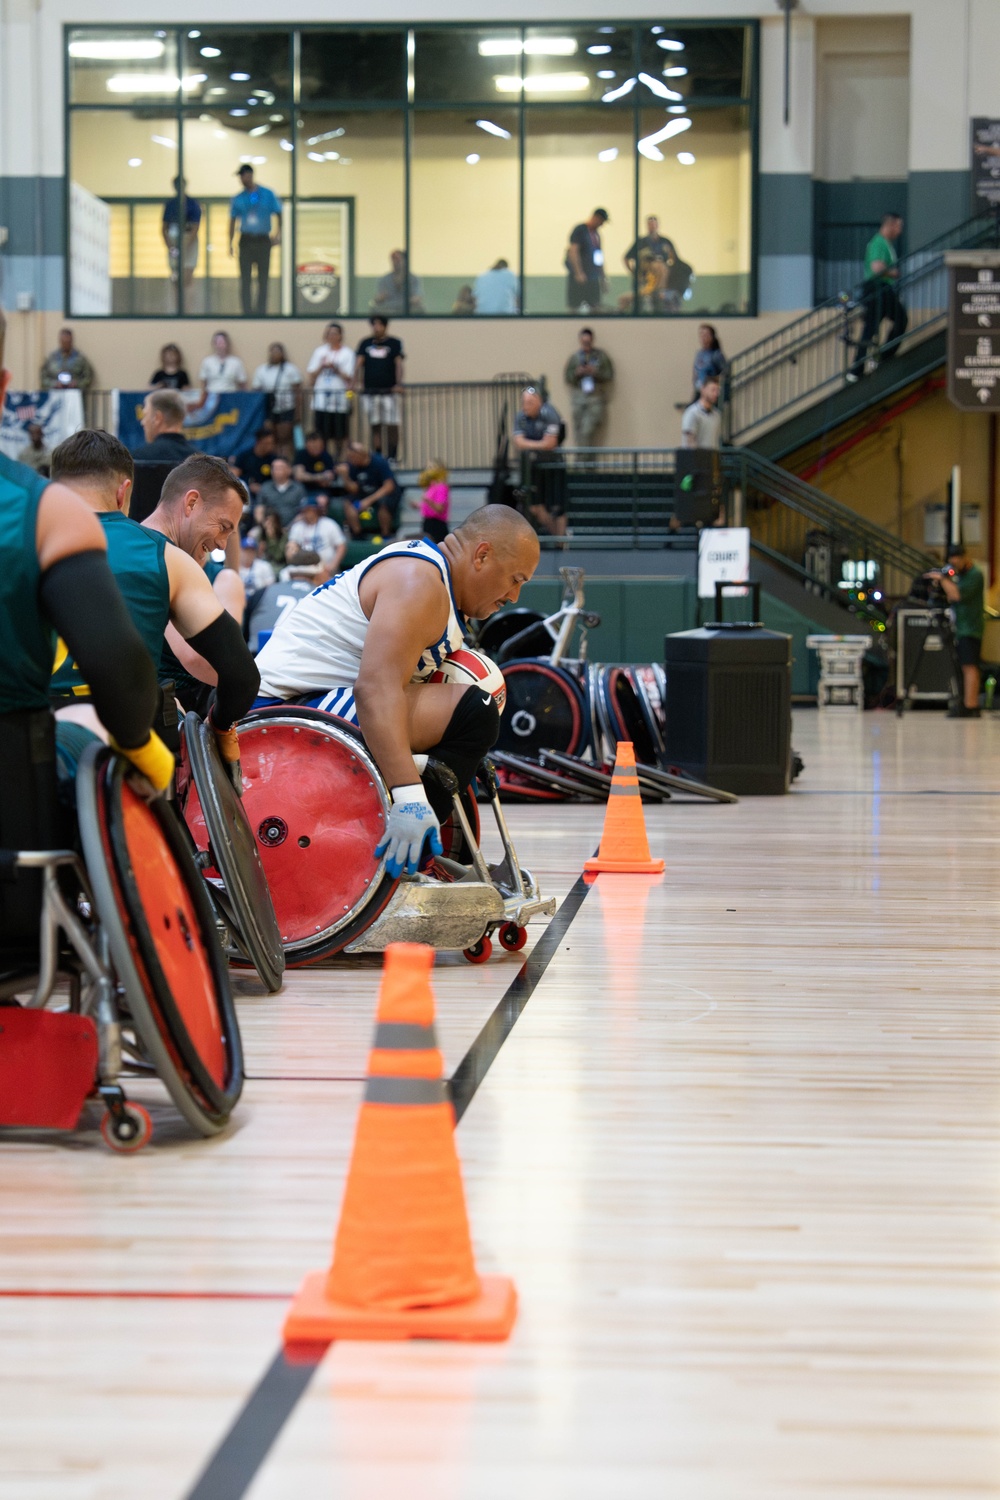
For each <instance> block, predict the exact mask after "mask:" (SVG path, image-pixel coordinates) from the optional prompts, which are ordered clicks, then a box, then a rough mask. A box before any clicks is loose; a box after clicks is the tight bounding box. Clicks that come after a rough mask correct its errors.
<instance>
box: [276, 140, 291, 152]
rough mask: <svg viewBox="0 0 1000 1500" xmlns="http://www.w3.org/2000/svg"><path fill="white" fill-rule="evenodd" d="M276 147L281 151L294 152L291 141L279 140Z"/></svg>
mask: <svg viewBox="0 0 1000 1500" xmlns="http://www.w3.org/2000/svg"><path fill="white" fill-rule="evenodd" d="M278 145H279V146H280V147H281V149H282V151H294V150H295V147H294V145H293V144H292V142H291V141H286V140H284V139H282V140H280V141H279V142H278Z"/></svg>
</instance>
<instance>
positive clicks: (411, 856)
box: [375, 781, 442, 875]
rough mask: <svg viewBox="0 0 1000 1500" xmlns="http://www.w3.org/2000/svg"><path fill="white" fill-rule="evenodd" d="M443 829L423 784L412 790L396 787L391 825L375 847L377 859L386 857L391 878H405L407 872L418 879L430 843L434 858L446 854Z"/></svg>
mask: <svg viewBox="0 0 1000 1500" xmlns="http://www.w3.org/2000/svg"><path fill="white" fill-rule="evenodd" d="M440 827H441V825H440V823H439V822H438V820H437V817H436V816H435V813H434V809H433V808H432V807H431V805H430V803H429V802H428V800H427V793H426V792H425V791H424V789H423V787H422V786H421V784H420V782H419V781H417V782H414V783H413V785H412V786H394V787H393V788H392V806H391V808H390V809H389V821H388V823H387V824H386V826H385V833H384V834H383V835H382V837H381V839H380V840H379V842H378V843H377V844H376V845H375V856H376V858H377V859H380V858H381V857H382V855H383V854H385V855H386V869H387V870H388V871H389V874H390V875H402V873H403V870H404V868H405V870H406V873H407V875H415V874H416V873H417V868H418V866H419V864H420V858H421V855H422V854H423V850H424V841H425V840H426V839H430V849H431V853H432V854H440V853H441V852H442V850H441V836H440V832H439V830H440Z"/></svg>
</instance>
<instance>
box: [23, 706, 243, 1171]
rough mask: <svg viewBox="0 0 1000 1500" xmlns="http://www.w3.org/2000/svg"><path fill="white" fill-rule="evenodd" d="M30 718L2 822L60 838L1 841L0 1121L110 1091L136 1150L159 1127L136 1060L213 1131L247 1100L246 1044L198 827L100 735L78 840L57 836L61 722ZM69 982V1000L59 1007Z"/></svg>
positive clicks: (33, 1121)
mask: <svg viewBox="0 0 1000 1500" xmlns="http://www.w3.org/2000/svg"><path fill="white" fill-rule="evenodd" d="M18 717H21V716H18ZM24 717H25V718H26V719H27V718H28V716H24ZM30 719H31V723H30V725H29V734H28V738H30V741H31V746H30V751H29V749H28V744H27V740H25V741H24V744H23V746H22V747H21V748H22V754H21V755H20V757H18V755H17V753H16V749H17V747H16V746H15V747H14V750H13V751H12V748H11V747H12V744H13V742H14V739H15V735H14V733H13V732H12V733H11V734H10V736H9V738H8V745H7V752H6V754H5V755H4V756H3V757H0V758H2V759H3V761H4V766H3V769H4V772H5V776H6V777H9V778H10V780H11V781H13V780H14V777H13V776H11V771H12V769H13V770H14V771H17V769H18V760H19V761H20V769H21V771H22V774H21V775H20V776H18V777H17V778H16V780H17V786H16V790H14V789H13V788H12V785H11V784H8V785H7V787H6V788H3V787H0V799H2V798H3V796H4V792H6V799H7V800H6V816H5V817H3V818H2V819H0V827H2V828H3V832H4V836H5V841H6V842H9V841H11V838H12V835H13V838H14V840H16V841H17V842H19V843H23V842H25V840H26V837H27V839H29V840H38V841H39V842H44V843H46V844H48V845H49V846H48V847H35V848H31V847H21V848H5V849H2V850H0V917H2V918H3V921H2V922H0V1125H4V1126H21V1127H29V1128H40V1127H49V1128H57V1129H63V1130H70V1129H73V1128H74V1127H75V1126H76V1124H77V1122H78V1120H79V1118H80V1115H81V1113H82V1110H83V1107H84V1105H85V1103H86V1102H87V1100H88V1099H92V1098H99V1099H100V1100H102V1101H103V1103H104V1106H105V1109H104V1115H103V1118H102V1121H101V1133H102V1135H103V1137H104V1139H105V1141H106V1142H107V1144H108V1145H109V1146H111V1147H112V1148H113V1149H115V1150H119V1151H136V1150H138V1149H139V1148H140V1147H142V1146H144V1145H145V1144H146V1143H147V1141H148V1140H149V1139H150V1136H151V1135H152V1128H153V1127H152V1120H151V1117H150V1115H149V1112H148V1111H147V1110H146V1109H145V1108H144V1106H143V1105H141V1104H139V1103H137V1102H135V1101H133V1100H130V1099H129V1098H128V1097H127V1096H126V1093H125V1089H124V1086H123V1084H124V1080H125V1079H126V1078H127V1077H128V1076H129V1075H130V1074H131V1075H132V1076H139V1077H143V1076H144V1077H152V1076H155V1077H158V1078H159V1079H160V1081H161V1082H162V1083H163V1084H164V1086H165V1087H166V1089H167V1092H168V1093H169V1095H170V1097H171V1099H172V1100H173V1103H174V1105H175V1106H176V1108H177V1110H178V1111H179V1113H180V1114H181V1115H182V1116H183V1118H184V1119H185V1121H186V1122H187V1123H188V1125H190V1126H191V1128H192V1129H193V1130H194V1131H195V1132H197V1133H198V1134H199V1135H202V1136H210V1135H214V1134H216V1133H217V1132H218V1131H220V1130H222V1129H223V1127H224V1126H225V1125H226V1123H227V1121H228V1119H229V1117H230V1115H231V1113H232V1110H233V1108H234V1106H235V1104H236V1102H237V1100H238V1099H239V1096H240V1093H241V1090H242V1087H243V1055H242V1047H241V1043H240V1032H239V1025H238V1023H237V1019H236V1013H235V1010H234V1007H233V1001H232V995H231V993H230V987H229V976H228V969H227V965H226V960H225V958H224V956H223V953H222V950H221V948H220V944H219V938H218V933H217V923H216V917H215V913H214V911H213V908H212V904H211V902H210V900H209V895H208V888H207V887H206V885H205V882H204V880H203V879H202V876H201V874H200V873H199V871H198V869H197V868H196V866H195V863H194V860H193V858H192V855H191V852H190V845H189V840H188V838H187V835H186V832H185V830H184V828H183V826H182V824H181V823H180V821H179V819H178V818H177V815H176V813H175V811H174V809H173V808H172V807H171V806H170V805H169V804H168V803H167V802H166V801H165V800H164V799H162V798H157V799H155V800H154V801H152V802H147V801H145V800H144V799H143V797H142V796H140V795H139V794H138V792H137V791H136V790H135V789H134V788H133V786H132V784H131V781H130V779H129V775H128V771H129V768H128V764H127V762H126V761H125V760H124V758H123V757H121V756H120V755H118V754H116V753H115V752H114V751H112V750H110V749H109V748H108V747H107V746H105V745H103V744H100V743H97V742H96V741H95V742H94V743H92V744H91V745H89V746H88V747H87V749H86V750H85V751H84V753H83V755H82V756H81V758H80V761H79V766H78V768H77V772H76V782H75V787H76V819H77V829H78V838H79V847H78V848H70V847H68V845H69V843H70V842H71V840H70V839H69V838H67V837H65V835H64V836H63V838H62V839H61V840H60V842H61V843H62V844H63V847H55V846H54V839H53V834H54V833H56V831H57V830H58V831H60V832H61V831H62V830H61V825H62V824H66V825H67V826H68V824H69V821H70V815H69V813H68V812H65V813H63V814H61V813H60V810H59V807H58V801H57V796H56V775H55V736H54V725H53V722H52V720H51V716H49V715H47V714H33V715H31V716H30ZM16 797H19V798H20V799H21V804H22V805H18V804H17V803H16V802H15V798H16ZM2 810H3V803H2V801H0V811H2ZM61 986H65V987H66V989H68V1004H66V1005H65V1006H64V1007H61V1008H49V1007H50V1004H51V1002H52V1001H53V1000H54V999H56V997H57V988H59V987H61ZM59 998H60V999H62V998H63V995H62V994H60V996H59Z"/></svg>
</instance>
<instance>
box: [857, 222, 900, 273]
mask: <svg viewBox="0 0 1000 1500" xmlns="http://www.w3.org/2000/svg"><path fill="white" fill-rule="evenodd" d="M898 259H899V257H898V255H897V254H896V247H895V245H894V244H893V243H892V241H891V240H887V239H886V237H885V235H884V234H875V235H873V236H872V238H871V239H870V240H869V241H868V248H867V249H866V250H865V277H866V278H867V279H868V280H869V281H871V280H873V279H875V280H877V281H885V282H889V283H891V282H893V281H894V280H895V277H893V276H887V275H886V274H885V271H880V272H879V273H878V276H875V273H874V272H873V271H872V261H875V260H882V261H885V264H886V268H887V269H888V268H889V267H891V266H894V265H895V264H896V261H897V260H898Z"/></svg>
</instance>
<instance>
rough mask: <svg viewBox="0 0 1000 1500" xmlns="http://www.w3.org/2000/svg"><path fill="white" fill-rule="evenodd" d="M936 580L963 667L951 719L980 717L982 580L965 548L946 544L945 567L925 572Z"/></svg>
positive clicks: (927, 576) (951, 710) (982, 616)
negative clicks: (948, 607)
mask: <svg viewBox="0 0 1000 1500" xmlns="http://www.w3.org/2000/svg"><path fill="white" fill-rule="evenodd" d="M924 576H925V577H926V578H932V579H934V580H935V581H936V582H938V583H939V584H940V586H941V589H942V590H943V592H944V595H945V598H946V599H947V600H948V603H949V604H950V605H951V608H952V614H953V616H954V620H955V636H956V646H957V648H958V660H959V662H960V663H961V667H962V702H961V703H956V704H954V705H953V706H952V707H951V708H950V709H949V710H948V717H949V718H950V719H978V718H979V655H980V648H981V646H982V641H983V628H984V626H985V623H986V610H985V607H984V602H983V592H984V580H983V575H982V573H981V571H980V570H979V568H977V567H976V565H975V563H974V562H973V561H972V559H971V558H970V557H969V556H968V554H967V553H966V550H965V548H964V547H962V546H959V545H957V544H956V545H955V546H952V547H949V549H948V557H947V561H946V563H945V566H944V567H943V568H940V569H934V571H933V572H930V573H926V574H925V575H924Z"/></svg>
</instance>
